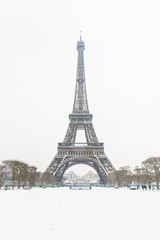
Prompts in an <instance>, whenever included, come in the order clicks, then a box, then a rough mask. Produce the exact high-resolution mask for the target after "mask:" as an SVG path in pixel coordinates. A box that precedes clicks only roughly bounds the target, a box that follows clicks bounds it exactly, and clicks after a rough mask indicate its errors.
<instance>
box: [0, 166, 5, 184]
mask: <svg viewBox="0 0 160 240" xmlns="http://www.w3.org/2000/svg"><path fill="white" fill-rule="evenodd" d="M4 167H5V166H4V165H0V185H2V183H3V170H4Z"/></svg>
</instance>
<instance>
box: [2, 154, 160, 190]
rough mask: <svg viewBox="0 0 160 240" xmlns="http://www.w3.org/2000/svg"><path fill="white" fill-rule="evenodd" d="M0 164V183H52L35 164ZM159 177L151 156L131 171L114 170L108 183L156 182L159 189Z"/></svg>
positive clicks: (156, 162) (155, 159)
mask: <svg viewBox="0 0 160 240" xmlns="http://www.w3.org/2000/svg"><path fill="white" fill-rule="evenodd" d="M2 163H3V165H0V185H2V184H3V183H4V179H6V178H7V180H11V181H12V188H14V186H15V185H16V186H17V187H18V188H20V186H22V185H23V186H24V185H26V184H28V186H29V187H30V186H33V185H36V184H37V185H40V184H46V185H49V184H52V183H53V179H52V176H51V174H50V173H49V172H44V173H41V172H37V168H36V167H35V166H29V165H28V164H27V163H24V162H22V161H18V160H5V161H2ZM159 177H160V157H152V158H148V159H147V160H145V161H143V162H142V163H141V166H140V167H139V166H137V167H135V169H134V170H133V171H131V168H130V166H123V167H120V168H119V169H118V170H116V171H115V172H114V173H113V174H112V175H111V176H110V181H109V184H114V185H115V184H117V185H118V186H119V187H122V186H129V185H130V184H131V183H132V182H136V184H137V185H139V186H140V185H142V184H147V185H149V184H151V182H156V185H157V189H159Z"/></svg>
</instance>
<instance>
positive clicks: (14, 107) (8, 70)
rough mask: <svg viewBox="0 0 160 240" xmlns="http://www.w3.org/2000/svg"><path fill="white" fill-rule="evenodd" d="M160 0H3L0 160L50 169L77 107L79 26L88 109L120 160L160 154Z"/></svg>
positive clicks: (0, 9) (101, 136)
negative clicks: (75, 99) (74, 100)
mask: <svg viewBox="0 0 160 240" xmlns="http://www.w3.org/2000/svg"><path fill="white" fill-rule="evenodd" d="M159 12H160V2H159V1H158V0H157V1H154V0H150V1H147V0H144V1H143V0H137V1H136V0H134V1H131V0H130V1H128V0H126V1H124V0H121V1H119V0H117V1H116V0H114V1H113V0H110V1H107V0H104V1H102V0H96V1H94V0H92V1H91V0H81V1H76V0H67V1H66V0H57V1H53V0H45V1H41V0H28V1H23V0H19V1H16V0H15V1H13V0H8V1H0V114H1V118H0V161H2V160H6V159H19V160H22V161H25V162H27V163H28V164H31V165H35V166H37V167H38V170H41V171H44V170H45V169H46V168H47V167H48V165H49V163H50V162H51V161H52V159H53V157H54V156H55V154H56V152H57V143H58V142H62V141H63V139H64V136H65V133H66V130H67V127H68V124H69V119H68V115H69V114H70V113H71V112H72V106H73V99H74V90H75V81H76V65H77V51H76V43H77V40H78V39H79V31H80V30H82V38H83V40H84V41H85V46H86V50H85V69H86V84H87V94H88V102H89V109H90V112H91V113H92V114H93V124H94V127H95V131H96V133H97V137H98V139H99V141H100V142H104V146H105V153H106V155H107V156H108V157H109V159H110V160H111V162H112V163H113V165H114V166H115V167H116V168H119V167H120V166H124V165H130V166H131V167H132V168H134V167H135V166H136V165H140V163H141V161H143V160H145V159H146V158H148V157H151V156H160V139H159V136H160V14H159Z"/></svg>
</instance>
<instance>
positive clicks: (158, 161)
mask: <svg viewBox="0 0 160 240" xmlns="http://www.w3.org/2000/svg"><path fill="white" fill-rule="evenodd" d="M159 180H160V157H153V158H149V159H147V160H145V161H143V162H142V163H141V167H138V166H137V167H135V169H134V170H133V172H132V171H131V168H130V167H129V166H124V167H120V168H119V170H117V171H116V172H115V174H114V177H113V182H114V183H117V184H118V185H119V186H120V187H122V186H125V185H129V184H131V183H132V182H133V181H135V182H136V183H137V184H138V185H141V184H150V183H151V182H153V181H155V182H156V185H157V189H159Z"/></svg>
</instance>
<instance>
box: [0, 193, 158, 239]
mask: <svg viewBox="0 0 160 240" xmlns="http://www.w3.org/2000/svg"><path fill="white" fill-rule="evenodd" d="M0 203H1V213H0V239H3V240H9V239H16V240H20V239H24V240H26V239H34V238H36V239H40V240H41V239H45V240H50V239H57V240H61V239H69V240H73V239H74V240H79V239H91V240H94V239H108V240H115V239H116V240H117V239H123V240H132V239H134V240H135V239H136V240H140V239H145V240H155V239H157V240H159V239H160V222H159V216H160V207H159V206H160V192H158V191H141V190H129V189H114V188H92V189H91V190H70V189H69V188H46V189H38V188H37V189H31V190H8V191H4V190H1V191H0Z"/></svg>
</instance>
